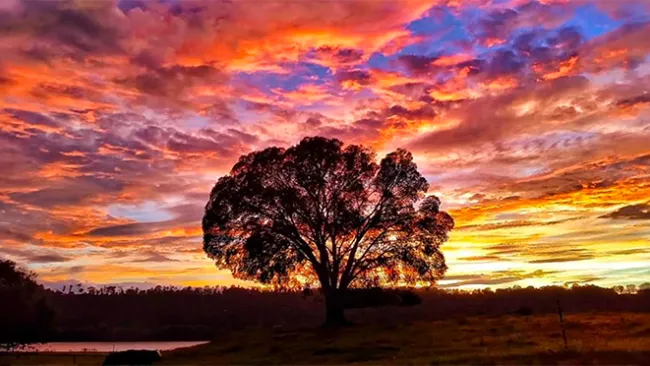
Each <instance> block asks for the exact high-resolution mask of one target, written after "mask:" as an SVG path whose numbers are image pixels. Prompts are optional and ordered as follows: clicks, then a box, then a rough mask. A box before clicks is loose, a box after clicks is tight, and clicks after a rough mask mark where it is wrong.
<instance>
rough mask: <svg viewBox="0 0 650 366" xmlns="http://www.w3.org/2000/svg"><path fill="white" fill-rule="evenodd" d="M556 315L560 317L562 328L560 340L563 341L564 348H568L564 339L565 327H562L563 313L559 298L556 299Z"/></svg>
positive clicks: (566, 349)
mask: <svg viewBox="0 0 650 366" xmlns="http://www.w3.org/2000/svg"><path fill="white" fill-rule="evenodd" d="M557 315H558V316H559V317H560V327H561V328H562V340H563V341H564V350H565V351H568V350H569V345H568V343H567V340H566V329H565V328H564V315H563V314H562V306H560V300H559V299H558V300H557Z"/></svg>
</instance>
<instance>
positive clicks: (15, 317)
mask: <svg viewBox="0 0 650 366" xmlns="http://www.w3.org/2000/svg"><path fill="white" fill-rule="evenodd" d="M8 263H10V262H9V261H2V264H3V266H6V267H7V270H6V271H4V272H2V276H7V275H8V274H9V273H12V272H15V271H16V270H17V267H16V266H15V264H11V265H10V264H8ZM2 268H4V267H2ZM5 272H6V273H5ZM19 272H20V276H19V278H20V279H19V280H17V282H16V281H14V282H10V281H9V280H5V279H2V280H0V281H1V282H0V283H1V284H2V286H0V290H1V291H2V293H1V294H0V296H1V298H2V301H0V310H1V312H0V330H1V331H0V336H2V337H3V338H2V339H1V340H0V344H2V345H3V346H5V347H7V346H10V345H14V346H15V345H17V344H21V343H22V344H26V343H33V342H43V341H54V340H56V341H145V340H150V341H165V340H206V339H213V338H215V337H218V336H223V335H227V334H228V333H229V332H231V331H233V330H239V329H242V328H246V327H282V328H284V329H288V328H299V327H315V326H319V325H320V324H322V307H323V301H324V298H323V295H322V294H321V293H320V292H319V291H318V290H304V291H284V292H273V291H266V290H261V289H255V288H240V287H229V288H223V287H203V288H196V287H185V288H178V287H172V286H157V287H154V288H151V289H137V288H120V287H115V286H108V287H99V288H93V287H88V288H85V287H83V286H77V285H75V286H69V287H66V288H65V290H57V291H54V290H48V289H45V288H43V287H42V286H40V285H38V284H37V283H36V282H35V281H34V277H33V275H32V274H29V273H28V272H25V271H19ZM9 277H12V276H11V275H9ZM12 278H14V279H15V278H16V277H15V276H14V277H12ZM16 284H20V285H16ZM22 286H24V288H23V289H20V288H21V287H22ZM10 294H11V295H10ZM17 294H20V295H17ZM558 300H560V302H561V304H562V307H563V310H564V312H565V313H566V314H568V316H569V317H570V314H571V313H578V312H591V311H595V312H649V311H650V286H647V285H642V286H639V287H638V288H637V287H634V288H633V287H632V286H626V287H623V286H622V287H616V288H611V289H610V288H601V287H597V286H593V285H583V286H577V285H576V286H572V287H570V288H568V287H560V286H550V287H542V288H533V287H527V288H519V287H515V288H508V289H498V290H489V289H487V290H473V291H459V290H441V289H436V288H426V289H425V288H420V289H415V288H410V289H380V288H370V289H358V290H353V291H350V292H349V294H348V295H347V296H346V298H345V307H346V308H347V309H350V310H349V311H348V313H349V318H350V320H352V321H353V322H359V323H373V322H380V323H382V324H385V323H404V322H411V321H422V320H436V319H443V318H449V317H466V316H476V315H503V314H520V315H527V314H541V313H554V312H556V311H557V301H558ZM12 342H13V343H12Z"/></svg>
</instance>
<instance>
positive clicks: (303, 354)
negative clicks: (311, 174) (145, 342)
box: [0, 313, 650, 365]
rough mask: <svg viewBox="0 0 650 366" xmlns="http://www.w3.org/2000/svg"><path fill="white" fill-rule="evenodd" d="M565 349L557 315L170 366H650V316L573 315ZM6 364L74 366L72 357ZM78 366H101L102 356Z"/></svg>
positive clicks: (288, 341)
mask: <svg viewBox="0 0 650 366" xmlns="http://www.w3.org/2000/svg"><path fill="white" fill-rule="evenodd" d="M565 321H566V322H565V325H566V332H567V338H568V350H564V344H563V341H562V336H561V328H560V324H559V320H558V317H557V315H553V314H548V315H534V316H502V317H469V318H455V319H448V320H443V321H434V322H415V323H411V324H403V325H398V326H381V325H355V326H351V327H347V328H343V329H326V328H317V329H313V328H312V329H302V330H283V329H273V330H271V329H254V330H246V331H241V332H239V333H235V334H230V335H228V336H223V337H220V338H217V339H216V340H215V341H214V342H212V343H210V344H206V345H201V346H196V347H192V348H186V349H180V350H176V351H168V352H165V353H164V354H163V356H164V362H163V364H168V365H181V364H182V365H187V364H204V365H213V364H247V365H251V364H374V365H377V364H382V365H383V364H426V365H436V364H538V365H549V364H551V365H552V364H562V365H575V364H579V365H583V364H584V365H594V364H596V365H605V364H615V365H650V314H636V313H607V314H605V313H594V314H569V315H567V316H566V319H565ZM21 357H22V359H15V358H12V359H9V358H5V359H2V361H0V363H1V364H71V363H72V359H71V357H70V355H42V356H38V355H35V356H31V358H30V357H25V356H21ZM94 357H95V358H93V356H91V355H89V356H88V358H86V359H83V358H80V357H77V359H76V362H77V364H92V363H95V364H98V363H100V362H101V360H100V359H99V358H98V356H94Z"/></svg>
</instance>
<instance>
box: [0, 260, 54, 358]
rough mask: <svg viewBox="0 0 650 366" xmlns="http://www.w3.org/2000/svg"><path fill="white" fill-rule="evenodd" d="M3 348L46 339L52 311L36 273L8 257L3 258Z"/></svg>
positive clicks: (0, 304) (0, 265) (0, 273)
mask: <svg viewBox="0 0 650 366" xmlns="http://www.w3.org/2000/svg"><path fill="white" fill-rule="evenodd" d="M0 299H2V301H0V348H1V349H2V350H4V351H12V350H15V349H18V348H24V347H27V346H28V345H30V344H33V343H40V342H43V341H44V340H45V339H46V338H47V336H48V333H49V332H50V330H51V329H50V328H51V325H52V321H53V316H54V314H53V312H52V310H51V309H50V307H49V306H48V305H47V303H46V301H45V298H44V290H43V288H42V287H41V286H39V285H38V284H37V283H36V281H35V275H34V274H33V273H31V272H27V271H25V270H23V269H21V268H19V267H18V266H17V265H16V263H14V262H12V261H9V260H0Z"/></svg>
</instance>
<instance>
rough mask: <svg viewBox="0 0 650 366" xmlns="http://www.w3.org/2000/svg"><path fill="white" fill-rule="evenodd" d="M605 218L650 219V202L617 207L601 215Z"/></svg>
mask: <svg viewBox="0 0 650 366" xmlns="http://www.w3.org/2000/svg"><path fill="white" fill-rule="evenodd" d="M601 218H605V219H618V220H650V203H649V202H646V203H639V204H636V205H628V206H623V207H621V208H619V209H618V210H616V211H614V212H611V213H609V214H607V215H603V216H601Z"/></svg>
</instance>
